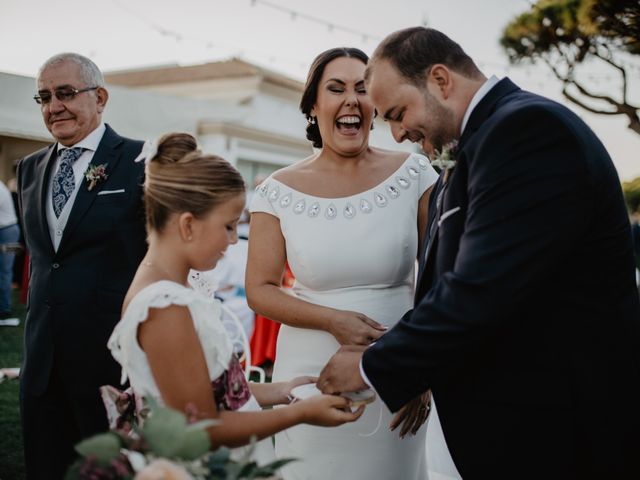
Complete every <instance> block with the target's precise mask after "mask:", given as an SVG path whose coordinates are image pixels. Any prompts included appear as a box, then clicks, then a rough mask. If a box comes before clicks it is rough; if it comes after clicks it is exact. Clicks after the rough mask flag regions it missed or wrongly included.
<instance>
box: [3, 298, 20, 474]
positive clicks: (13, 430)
mask: <svg viewBox="0 0 640 480" xmlns="http://www.w3.org/2000/svg"><path fill="white" fill-rule="evenodd" d="M16 293H17V292H16ZM13 309H14V312H15V313H16V314H17V315H16V316H17V317H19V318H20V320H21V321H20V326H19V327H0V368H7V367H19V366H20V363H21V362H22V336H23V333H24V317H25V306H24V305H22V304H21V303H20V302H19V301H18V300H17V295H16V296H15V297H14V303H13ZM22 478H24V457H23V454H22V430H21V428H20V405H19V400H18V380H17V379H15V380H6V379H5V381H4V382H2V383H0V480H19V479H22Z"/></svg>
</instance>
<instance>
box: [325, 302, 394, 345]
mask: <svg viewBox="0 0 640 480" xmlns="http://www.w3.org/2000/svg"><path fill="white" fill-rule="evenodd" d="M386 331H387V328H386V327H385V326H384V325H381V324H380V323H378V322H376V321H375V320H372V319H370V318H369V317H367V316H366V315H364V314H362V313H358V312H349V311H344V310H340V311H338V314H337V315H335V316H334V317H333V318H332V319H331V324H330V327H329V333H331V335H333V336H334V337H335V338H336V340H337V341H338V343H340V345H370V344H371V343H372V342H375V341H376V340H377V339H378V338H380V337H381V336H382V335H384V333H385V332H386Z"/></svg>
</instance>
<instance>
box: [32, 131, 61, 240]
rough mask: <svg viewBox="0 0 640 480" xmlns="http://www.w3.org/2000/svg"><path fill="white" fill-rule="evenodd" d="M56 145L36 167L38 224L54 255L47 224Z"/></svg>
mask: <svg viewBox="0 0 640 480" xmlns="http://www.w3.org/2000/svg"><path fill="white" fill-rule="evenodd" d="M56 145H57V144H56V143H54V144H53V145H51V146H50V147H49V150H48V151H47V152H46V153H45V154H44V155H43V157H42V158H41V159H40V162H39V164H38V166H37V167H36V178H37V179H38V180H37V181H38V182H39V184H38V185H37V188H38V192H39V195H40V197H39V198H38V205H39V211H38V222H39V224H40V229H41V230H42V238H46V239H47V240H46V241H47V244H48V245H49V249H50V252H49V253H53V243H52V242H51V235H50V233H49V223H48V222H47V197H48V195H49V178H50V176H51V171H52V169H53V165H54V164H55V163H56V162H55V158H56V154H57V149H56Z"/></svg>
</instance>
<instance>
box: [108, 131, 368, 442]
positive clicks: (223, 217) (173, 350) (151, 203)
mask: <svg viewBox="0 0 640 480" xmlns="http://www.w3.org/2000/svg"><path fill="white" fill-rule="evenodd" d="M151 150H152V151H151V152H149V151H148V150H147V158H146V159H145V161H146V162H147V166H146V180H145V184H144V197H145V208H146V216H147V231H148V243H149V250H148V252H147V255H146V256H145V258H144V259H143V261H142V263H141V264H140V266H139V268H138V271H137V272H136V275H135V277H134V279H133V282H132V283H131V286H130V288H129V291H128V293H127V295H126V297H125V301H124V305H123V312H124V313H123V316H122V319H121V320H120V322H119V323H118V324H117V326H116V327H115V329H114V331H113V334H112V335H111V338H110V340H109V344H108V346H109V348H110V349H111V352H112V354H113V356H114V358H115V359H116V360H117V361H118V362H120V364H121V365H122V370H123V381H124V380H125V379H126V378H128V379H129V382H130V383H131V387H132V390H133V392H134V394H135V395H136V397H138V398H140V397H153V398H154V399H156V400H157V401H159V402H160V403H161V404H164V405H167V406H169V407H171V408H174V409H177V410H180V411H183V412H189V413H190V414H192V413H193V412H194V411H195V412H197V414H198V416H199V417H200V418H212V419H216V420H218V421H217V422H216V423H215V425H214V426H212V427H209V429H208V432H209V435H210V438H211V445H212V448H216V447H218V446H221V445H224V446H228V447H237V446H241V445H245V444H248V443H249V442H250V439H251V437H252V436H256V437H257V438H258V439H261V438H265V437H268V436H270V435H272V434H274V433H276V432H278V431H281V430H284V429H286V428H288V427H291V426H293V425H296V424H299V423H308V424H313V425H321V426H335V425H340V424H342V423H345V422H352V421H355V420H356V419H358V418H359V417H360V415H361V414H362V411H363V410H362V407H360V408H359V409H357V410H355V411H353V412H352V411H351V409H350V408H349V401H348V400H346V399H345V398H342V397H339V396H329V395H319V396H316V397H313V398H310V399H307V400H303V401H298V402H295V403H292V404H290V405H288V406H287V407H285V408H275V409H269V410H261V409H260V406H270V405H278V404H287V403H289V401H290V399H291V397H290V391H291V389H292V388H293V387H294V386H297V385H300V384H303V383H309V382H311V381H313V379H311V378H309V377H301V378H297V379H295V380H293V381H291V382H282V383H270V384H248V383H247V382H246V380H245V377H244V374H243V371H242V369H241V366H240V364H239V363H238V360H237V358H236V356H235V355H234V353H233V349H232V346H231V343H230V341H229V339H228V337H227V335H226V333H225V330H224V326H223V325H222V323H221V320H220V315H221V307H220V304H219V303H218V301H217V300H215V299H213V298H211V297H208V296H206V295H204V294H203V293H201V292H198V291H196V290H194V289H192V288H190V287H189V286H188V275H189V270H190V269H195V270H210V269H212V268H213V267H214V266H215V265H216V263H217V262H218V260H219V259H220V258H221V257H222V256H223V254H224V251H225V249H226V248H227V246H228V245H229V244H232V243H235V242H236V241H237V234H236V224H237V222H238V218H239V217H240V214H241V212H242V210H243V207H244V204H245V191H244V190H245V187H244V182H243V180H242V177H241V176H240V174H239V173H238V171H237V170H235V168H233V166H231V165H230V164H229V163H228V162H226V161H225V160H223V159H221V158H219V157H216V156H214V155H205V154H203V153H202V152H200V151H199V150H198V149H197V146H196V141H195V139H194V138H193V137H192V136H191V135H188V134H184V133H171V134H166V135H164V136H163V137H162V138H161V139H160V140H159V141H158V144H157V147H156V148H152V149H151ZM143 153H144V150H143Z"/></svg>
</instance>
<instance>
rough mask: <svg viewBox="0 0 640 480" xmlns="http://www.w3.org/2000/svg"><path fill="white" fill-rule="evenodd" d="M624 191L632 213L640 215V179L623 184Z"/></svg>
mask: <svg viewBox="0 0 640 480" xmlns="http://www.w3.org/2000/svg"><path fill="white" fill-rule="evenodd" d="M622 191H623V193H624V199H625V201H626V202H627V207H628V208H629V211H630V212H632V213H633V212H638V213H640V177H638V178H636V179H634V180H631V181H630V182H623V183H622Z"/></svg>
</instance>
